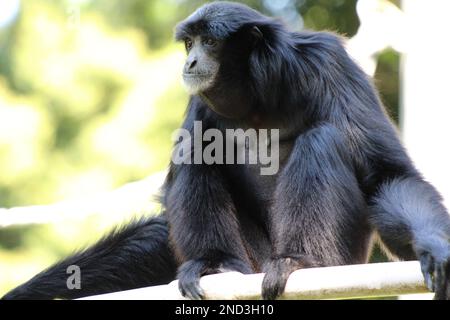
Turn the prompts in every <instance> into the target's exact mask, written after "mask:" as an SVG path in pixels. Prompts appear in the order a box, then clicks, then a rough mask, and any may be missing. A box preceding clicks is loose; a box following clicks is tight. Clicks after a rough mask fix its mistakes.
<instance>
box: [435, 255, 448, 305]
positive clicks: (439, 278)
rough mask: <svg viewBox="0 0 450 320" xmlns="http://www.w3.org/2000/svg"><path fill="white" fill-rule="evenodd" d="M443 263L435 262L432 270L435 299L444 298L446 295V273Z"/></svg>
mask: <svg viewBox="0 0 450 320" xmlns="http://www.w3.org/2000/svg"><path fill="white" fill-rule="evenodd" d="M446 273H447V272H446V265H445V263H437V264H436V267H435V270H434V288H435V293H436V294H435V296H434V299H435V300H445V299H446V296H447V275H446Z"/></svg>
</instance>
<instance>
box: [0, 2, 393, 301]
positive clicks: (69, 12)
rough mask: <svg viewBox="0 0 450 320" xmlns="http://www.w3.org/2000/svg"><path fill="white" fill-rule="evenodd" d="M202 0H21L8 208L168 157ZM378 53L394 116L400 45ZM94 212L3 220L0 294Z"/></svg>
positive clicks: (346, 15) (349, 8)
mask: <svg viewBox="0 0 450 320" xmlns="http://www.w3.org/2000/svg"><path fill="white" fill-rule="evenodd" d="M1 1H2V2H4V1H6V2H7V1H11V0H1ZM204 2H205V1H202V0H192V1H187V0H152V1H145V0H127V1H123V0H64V1H63V0H61V1H52V0H22V1H21V2H20V4H21V6H20V12H19V14H18V16H17V17H16V19H15V20H14V22H13V23H11V24H10V25H8V26H4V27H3V28H0V208H1V207H12V206H21V205H31V204H44V203H52V202H55V201H58V200H61V199H66V198H74V197H75V198H76V197H81V196H85V195H89V194H91V193H94V192H99V191H104V190H110V189H112V188H114V187H117V186H120V185H122V184H124V183H126V182H129V181H133V180H138V179H142V178H144V177H146V176H147V175H149V174H151V173H153V172H156V171H159V170H162V169H164V168H165V167H166V165H167V163H168V161H169V157H170V150H171V134H172V132H173V131H174V130H175V129H176V128H177V127H179V125H180V121H181V119H182V116H183V113H184V108H185V105H186V102H187V94H186V93H185V92H184V91H183V89H182V87H181V84H180V81H179V70H180V69H181V66H182V63H183V55H184V53H183V50H182V48H181V46H180V45H177V44H174V43H173V40H172V31H173V28H174V26H175V24H176V23H177V21H179V20H181V19H183V18H184V17H186V16H187V15H189V14H190V13H191V12H192V11H193V10H194V9H195V8H196V7H198V6H199V5H201V4H203V3H204ZM241 2H244V3H247V4H250V5H251V6H253V7H254V8H256V9H258V10H260V11H262V12H264V13H266V14H270V15H275V16H279V17H280V18H281V19H283V20H285V21H286V22H287V23H288V24H290V25H291V26H292V27H293V28H302V27H305V28H311V29H317V30H322V29H327V30H333V31H337V32H339V33H342V34H345V35H347V36H352V35H354V34H355V33H356V31H357V29H358V26H359V21H358V17H357V15H356V10H355V4H356V0H297V1H294V0H272V1H269V0H261V1H259V0H248V1H241ZM0 10H1V5H0ZM380 61H381V63H380V64H379V67H378V69H377V78H378V84H379V85H380V87H381V89H382V94H383V99H384V100H385V102H386V103H387V104H388V105H389V107H390V109H391V110H392V112H391V113H392V114H393V115H394V116H396V110H397V103H398V76H397V74H398V55H396V54H395V53H394V52H387V53H386V54H384V55H383V56H382V59H381V60H380ZM97 224H98V221H97V220H95V219H94V218H92V219H90V218H89V219H87V221H86V222H84V223H83V224H82V225H79V224H77V225H70V226H68V225H63V226H57V227H50V226H39V227H15V228H8V229H3V230H1V229H0V261H2V262H4V263H2V264H1V265H0V275H1V276H0V295H1V294H2V292H4V291H5V290H6V289H8V288H11V287H12V286H14V285H17V284H18V283H19V282H21V281H23V280H25V279H26V278H27V277H29V276H31V275H33V274H34V273H35V272H37V271H39V270H40V269H41V268H43V267H45V266H46V265H47V264H48V263H49V262H51V261H54V260H55V259H57V258H59V257H61V256H63V255H65V254H67V252H68V251H69V250H71V249H73V248H74V247H75V246H77V245H81V244H83V243H85V242H86V241H87V239H89V240H92V239H93V238H95V237H96V236H97V235H98V233H99V232H100V231H102V230H99V228H96V226H97Z"/></svg>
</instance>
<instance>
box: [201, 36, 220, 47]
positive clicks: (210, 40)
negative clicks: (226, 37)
mask: <svg viewBox="0 0 450 320" xmlns="http://www.w3.org/2000/svg"><path fill="white" fill-rule="evenodd" d="M203 44H204V45H205V46H208V47H214V46H215V45H216V44H217V41H216V40H215V39H213V38H207V39H205V40H204V41H203Z"/></svg>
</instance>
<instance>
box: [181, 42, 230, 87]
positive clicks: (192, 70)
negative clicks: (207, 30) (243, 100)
mask: <svg viewBox="0 0 450 320" xmlns="http://www.w3.org/2000/svg"><path fill="white" fill-rule="evenodd" d="M184 44H185V47H186V52H187V54H188V56H187V58H186V63H185V65H184V68H183V80H184V84H185V86H186V88H187V90H188V91H189V93H190V94H194V95H195V94H200V93H202V92H204V91H206V90H208V89H210V88H212V86H213V85H214V82H215V80H216V78H217V75H218V73H219V67H220V63H219V60H218V56H219V53H220V50H221V49H222V48H223V41H222V40H217V39H214V38H211V37H207V36H200V35H198V36H189V37H186V38H185V39H184Z"/></svg>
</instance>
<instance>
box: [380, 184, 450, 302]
mask: <svg viewBox="0 0 450 320" xmlns="http://www.w3.org/2000/svg"><path fill="white" fill-rule="evenodd" d="M372 203H373V205H372V208H371V209H372V210H371V220H372V222H373V224H374V225H375V227H376V228H377V229H378V232H379V234H380V236H381V239H382V240H383V242H384V243H385V244H386V246H387V247H388V249H389V250H390V251H391V252H392V253H394V254H395V255H397V256H399V257H400V258H402V259H406V260H411V259H415V258H418V259H419V260H420V262H421V265H422V272H423V274H424V277H425V282H426V283H427V286H428V287H429V289H430V290H431V291H434V292H435V293H436V297H435V298H436V299H450V286H449V280H448V279H449V277H450V216H449V214H448V212H447V210H446V209H445V207H444V206H443V204H442V199H441V197H440V195H439V193H438V192H437V191H436V190H435V189H434V188H433V186H431V185H430V184H429V183H427V182H425V181H424V180H423V179H422V178H421V177H419V176H412V177H400V178H396V179H392V180H390V181H386V182H385V183H383V184H382V185H381V186H380V187H379V188H378V192H377V193H376V195H375V196H374V197H373V199H372Z"/></svg>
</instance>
